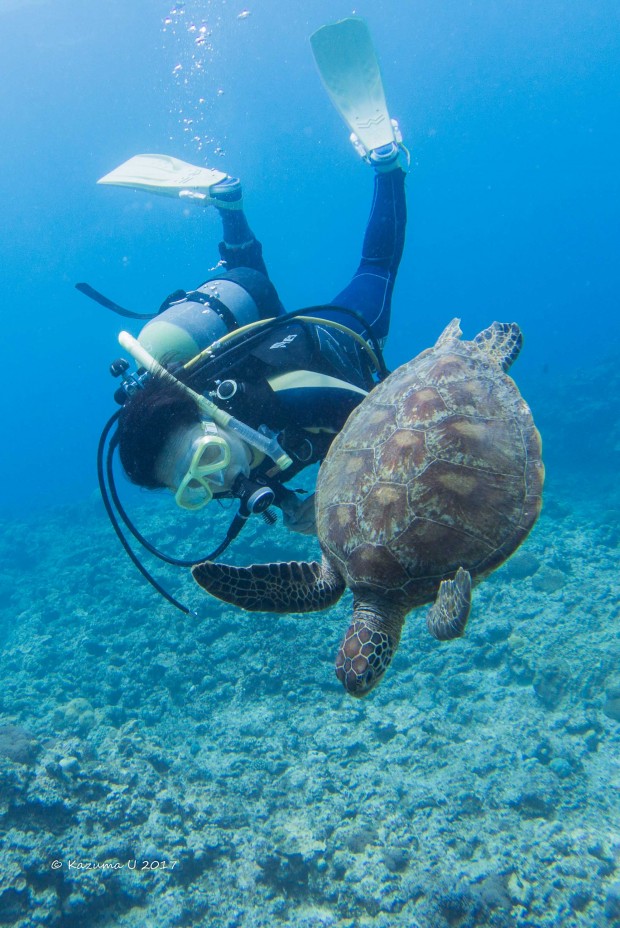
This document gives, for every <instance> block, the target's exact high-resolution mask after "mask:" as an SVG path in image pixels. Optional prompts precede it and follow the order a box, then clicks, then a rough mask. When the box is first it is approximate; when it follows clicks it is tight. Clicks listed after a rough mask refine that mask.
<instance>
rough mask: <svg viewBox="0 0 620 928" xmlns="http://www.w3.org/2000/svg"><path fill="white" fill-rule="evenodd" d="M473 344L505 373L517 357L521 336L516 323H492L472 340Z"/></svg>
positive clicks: (520, 345)
mask: <svg viewBox="0 0 620 928" xmlns="http://www.w3.org/2000/svg"><path fill="white" fill-rule="evenodd" d="M474 343H475V344H476V345H477V346H478V348H480V349H481V350H482V351H484V353H485V354H486V355H487V356H488V357H490V358H491V360H492V361H495V363H496V364H499V366H500V367H501V368H502V370H504V371H507V370H508V368H509V367H510V365H511V364H513V363H514V362H515V361H516V360H517V358H518V357H519V352H520V351H521V348H522V347H523V334H522V332H521V329H520V328H519V326H518V325H517V323H516V322H492V323H491V325H490V326H489V327H488V329H483V331H482V332H480V333H479V334H478V335H476V337H475V338H474Z"/></svg>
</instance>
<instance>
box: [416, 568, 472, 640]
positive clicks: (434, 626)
mask: <svg viewBox="0 0 620 928" xmlns="http://www.w3.org/2000/svg"><path fill="white" fill-rule="evenodd" d="M470 609H471V574H470V573H469V571H468V570H463V568H462V567H459V569H458V570H457V572H456V575H455V577H454V580H442V582H441V583H440V584H439V592H438V593H437V598H436V599H435V602H434V603H433V605H432V606H431V608H430V610H429V613H428V616H427V618H426V625H427V627H428V630H429V632H430V633H431V635H433V637H434V638H438V639H439V641H448V640H449V639H450V638H460V637H461V635H462V634H463V633H464V631H465V626H466V625H467V619H468V618H469V610H470Z"/></svg>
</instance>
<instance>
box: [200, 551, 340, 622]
mask: <svg viewBox="0 0 620 928" xmlns="http://www.w3.org/2000/svg"><path fill="white" fill-rule="evenodd" d="M192 576H193V578H194V580H195V581H196V583H197V584H198V585H199V586H201V587H202V588H203V590H206V591H207V593H211V595H212V596H216V597H217V598H218V599H222V600H224V602H226V603H232V604H233V605H235V606H240V607H241V608H242V609H247V610H248V611H249V612H276V613H287V612H318V611H320V610H321V609H327V607H328V606H331V605H333V604H334V603H335V602H338V600H339V599H340V597H341V596H342V594H343V593H344V590H345V584H344V580H343V579H342V577H341V576H340V575H339V574H337V573H336V571H335V570H334V569H333V568H332V567H331V565H330V564H329V562H328V561H327V560H326V559H323V562H322V563H321V564H319V563H318V562H317V561H309V562H308V561H289V562H288V563H274V564H252V566H251V567H232V566H231V565H229V564H216V563H214V562H213V561H203V562H202V563H201V564H194V566H193V567H192Z"/></svg>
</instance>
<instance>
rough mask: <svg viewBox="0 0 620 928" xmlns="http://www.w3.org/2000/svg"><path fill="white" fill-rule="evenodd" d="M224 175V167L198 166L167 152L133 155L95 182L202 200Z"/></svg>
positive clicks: (165, 195) (208, 197)
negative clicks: (219, 168) (218, 169)
mask: <svg viewBox="0 0 620 928" xmlns="http://www.w3.org/2000/svg"><path fill="white" fill-rule="evenodd" d="M227 177H228V175H227V174H225V173H224V171H216V170H214V169H212V168H200V167H197V166H196V165H195V164H188V162H187V161H180V160H179V159H178V158H172V157H171V156H170V155H134V157H133V158H130V159H129V160H128V161H124V162H123V163H122V164H120V165H119V166H118V167H117V168H114V170H113V171H110V173H109V174H106V175H105V177H101V178H100V179H99V180H98V181H97V183H98V184H110V185H112V186H114V187H133V188H134V189H135V190H146V191H147V192H149V193H156V194H159V195H161V196H164V197H183V196H186V197H193V198H195V199H199V200H203V201H204V200H208V199H210V198H211V197H210V190H211V188H212V187H214V186H215V185H216V184H221V183H222V181H224V180H226V178H227Z"/></svg>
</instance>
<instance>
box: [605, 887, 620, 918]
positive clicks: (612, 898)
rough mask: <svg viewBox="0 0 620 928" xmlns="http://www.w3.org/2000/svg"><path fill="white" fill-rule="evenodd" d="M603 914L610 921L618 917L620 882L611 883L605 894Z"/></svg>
mask: <svg viewBox="0 0 620 928" xmlns="http://www.w3.org/2000/svg"><path fill="white" fill-rule="evenodd" d="M605 915H606V916H607V918H608V919H609V920H610V921H614V922H615V920H616V919H620V882H617V883H612V884H611V886H610V887H609V889H608V890H607V895H606V896H605Z"/></svg>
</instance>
